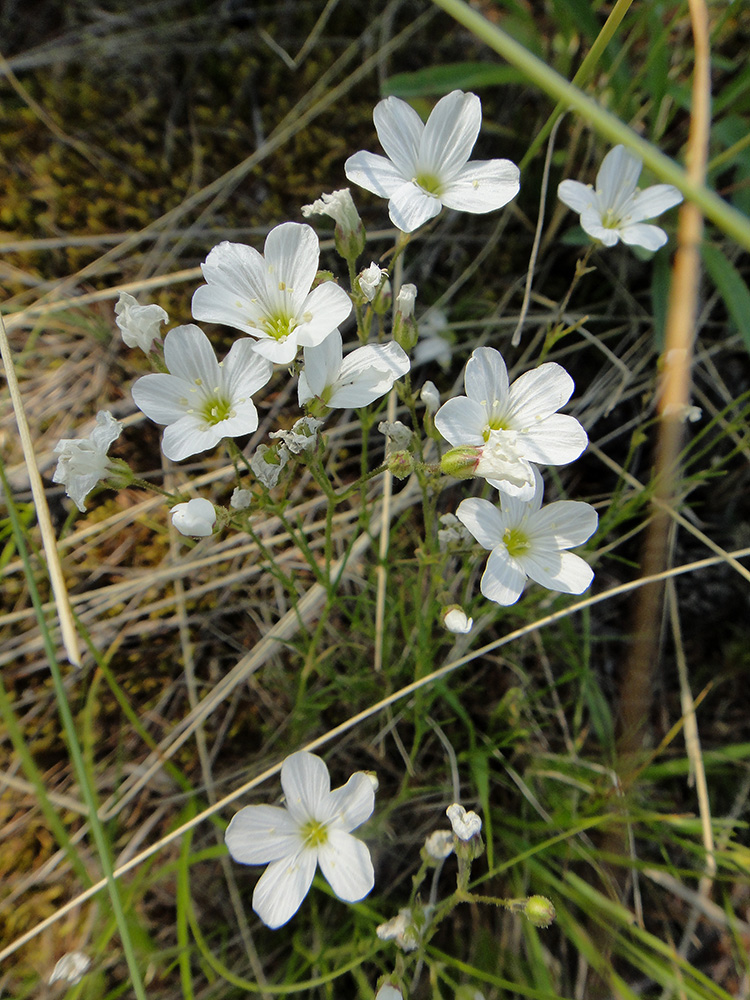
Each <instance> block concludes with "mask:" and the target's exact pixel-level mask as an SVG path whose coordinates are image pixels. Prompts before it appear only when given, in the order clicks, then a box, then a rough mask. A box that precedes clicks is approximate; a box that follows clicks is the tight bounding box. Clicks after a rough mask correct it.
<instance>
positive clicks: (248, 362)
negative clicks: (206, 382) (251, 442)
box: [222, 337, 273, 429]
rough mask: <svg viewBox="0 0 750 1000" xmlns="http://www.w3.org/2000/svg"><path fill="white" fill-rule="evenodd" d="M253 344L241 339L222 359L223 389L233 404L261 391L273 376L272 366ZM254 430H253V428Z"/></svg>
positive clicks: (236, 341) (250, 341)
mask: <svg viewBox="0 0 750 1000" xmlns="http://www.w3.org/2000/svg"><path fill="white" fill-rule="evenodd" d="M255 346H256V345H255V343H254V342H253V341H252V340H248V339H247V338H245V337H243V338H242V339H240V340H235V342H234V343H233V344H232V346H231V348H230V350H229V354H227V356H226V357H225V358H224V361H223V364H222V368H223V372H224V388H225V389H226V391H227V392H228V393H229V395H230V396H231V397H232V402H233V403H240V402H241V401H242V400H243V397H245V398H249V397H250V396H252V395H253V393H256V392H257V391H258V389H262V388H263V386H264V385H266V383H267V382H268V381H269V379H270V378H271V376H272V375H273V365H272V364H271V362H270V361H268V360H266V358H263V357H261V356H260V355H259V354H258V352H257V351H256V350H255ZM253 429H254V428H253Z"/></svg>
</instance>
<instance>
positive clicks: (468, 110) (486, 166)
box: [344, 90, 519, 233]
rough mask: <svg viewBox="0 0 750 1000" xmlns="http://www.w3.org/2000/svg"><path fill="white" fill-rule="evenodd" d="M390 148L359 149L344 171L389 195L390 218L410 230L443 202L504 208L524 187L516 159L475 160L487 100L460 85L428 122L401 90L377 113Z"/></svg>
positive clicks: (480, 209) (467, 208)
mask: <svg viewBox="0 0 750 1000" xmlns="http://www.w3.org/2000/svg"><path fill="white" fill-rule="evenodd" d="M373 120H374V122H375V130H376V131H377V133H378V139H380V144H381V146H382V147H383V149H384V150H385V152H386V154H387V158H386V156H377V155H376V154H375V153H367V152H359V153H355V154H354V156H350V157H349V159H348V160H347V161H346V163H345V165H344V171H345V173H346V176H347V177H348V178H349V180H350V181H353V182H354V183H355V184H359V185H360V187H363V188H364V189H365V190H366V191H372V193H373V194H377V195H379V196H380V197H381V198H388V199H389V200H388V213H389V215H390V217H391V221H392V222H393V224H394V225H395V226H397V227H398V228H399V229H400V230H402V232H405V233H411V232H414V230H415V229H418V228H419V227H420V226H421V225H423V224H424V223H425V222H428V221H429V220H430V219H432V218H434V217H435V216H436V215H437V214H438V213H439V212H440V210H441V209H442V207H443V206H445V207H446V208H455V209H458V210H459V211H461V212H473V213H479V214H482V213H484V212H492V211H494V210H495V209H497V208H502V206H503V205H505V204H507V203H508V202H509V201H510V200H511V198H514V197H515V196H516V194H517V193H518V188H519V173H518V167H517V166H516V165H515V164H514V163H511V162H510V160H473V161H471V162H467V161H468V160H469V156H470V155H471V151H472V149H473V147H474V143H475V142H476V140H477V136H478V135H479V129H480V128H481V125H482V103H481V101H480V100H479V98H478V97H477V96H476V94H464V93H463V91H461V90H454V91H453V93H451V94H448V95H447V96H446V97H443V98H441V100H439V101H438V103H437V104H436V105H435V107H434V109H433V111H432V114H431V115H430V117H429V119H428V121H427V124H426V125H424V124H423V123H422V120H421V118H420V117H419V115H418V114H417V112H416V111H415V110H414V109H413V108H412V107H411V106H410V105H409V104H407V103H406V102H405V101H400V100H399V99H398V98H397V97H387V98H386V99H385V100H384V101H381V102H380V103H379V104H378V105H377V106H376V108H375V111H374V113H373Z"/></svg>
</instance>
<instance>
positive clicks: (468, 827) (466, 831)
mask: <svg viewBox="0 0 750 1000" xmlns="http://www.w3.org/2000/svg"><path fill="white" fill-rule="evenodd" d="M445 815H446V816H447V817H448V819H449V820H450V821H451V826H452V827H453V832H454V833H455V835H456V836H457V837H458V839H459V840H471V838H472V837H476V836H478V835H479V833H481V830H482V820H481V818H480V817H479V816H477V814H476V813H475V812H472V811H471V810H470V811H469V812H467V811H466V810H465V809H464V807H463V806H462V805H460V804H459V803H458V802H454V803H453V805H450V806H448V808H447V809H446V810H445Z"/></svg>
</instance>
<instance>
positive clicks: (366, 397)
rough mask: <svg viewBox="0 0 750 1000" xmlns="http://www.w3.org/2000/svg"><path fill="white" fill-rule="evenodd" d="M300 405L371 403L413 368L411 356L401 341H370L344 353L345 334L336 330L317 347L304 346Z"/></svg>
mask: <svg viewBox="0 0 750 1000" xmlns="http://www.w3.org/2000/svg"><path fill="white" fill-rule="evenodd" d="M304 357H305V367H304V370H303V371H302V372H301V373H300V377H299V385H298V387H297V395H298V398H299V405H300V406H304V405H305V403H307V402H309V401H310V400H311V399H315V398H317V399H320V400H321V401H322V402H323V403H325V405H326V406H330V407H332V408H333V409H347V408H348V407H356V406H367V405H368V403H372V402H373V401H374V400H376V399H379V398H380V397H381V396H384V395H385V394H386V393H387V392H388V391H389V390H390V389H391V387H392V386H393V383H394V382H395V381H396V379H397V378H401V376H402V375H405V374H406V372H408V371H409V358H408V356H407V354H406V352H405V351H403V350H402V349H401V348H400V347H399V346H398V344H396V343H394V342H391V343H389V344H367V345H366V346H365V347H358V348H357V349H356V350H354V351H352V352H351V354H347V356H346V357H345V358H344V356H343V345H342V341H341V334H340V333H339V331H338V330H334V332H333V333H332V334H331V336H330V337H328V338H327V339H326V340H324V341H323V343H322V344H320V345H319V346H317V347H306V348H305V350H304Z"/></svg>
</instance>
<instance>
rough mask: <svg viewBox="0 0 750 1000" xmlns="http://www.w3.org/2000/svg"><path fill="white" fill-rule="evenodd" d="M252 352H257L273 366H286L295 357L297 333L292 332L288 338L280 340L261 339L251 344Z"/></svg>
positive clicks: (297, 342)
mask: <svg viewBox="0 0 750 1000" xmlns="http://www.w3.org/2000/svg"><path fill="white" fill-rule="evenodd" d="M253 350H254V351H257V353H258V354H260V356H261V357H262V358H267V359H268V360H269V361H272V362H273V363H274V364H275V365H288V364H291V362H292V361H294V359H295V358H296V357H297V351H298V350H299V341H298V340H297V331H296V330H293V331H292V332H291V333H290V334H289V335H288V336H286V337H282V338H281V340H275V339H274V338H273V337H261V338H260V339H259V340H256V341H254V342H253Z"/></svg>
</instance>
